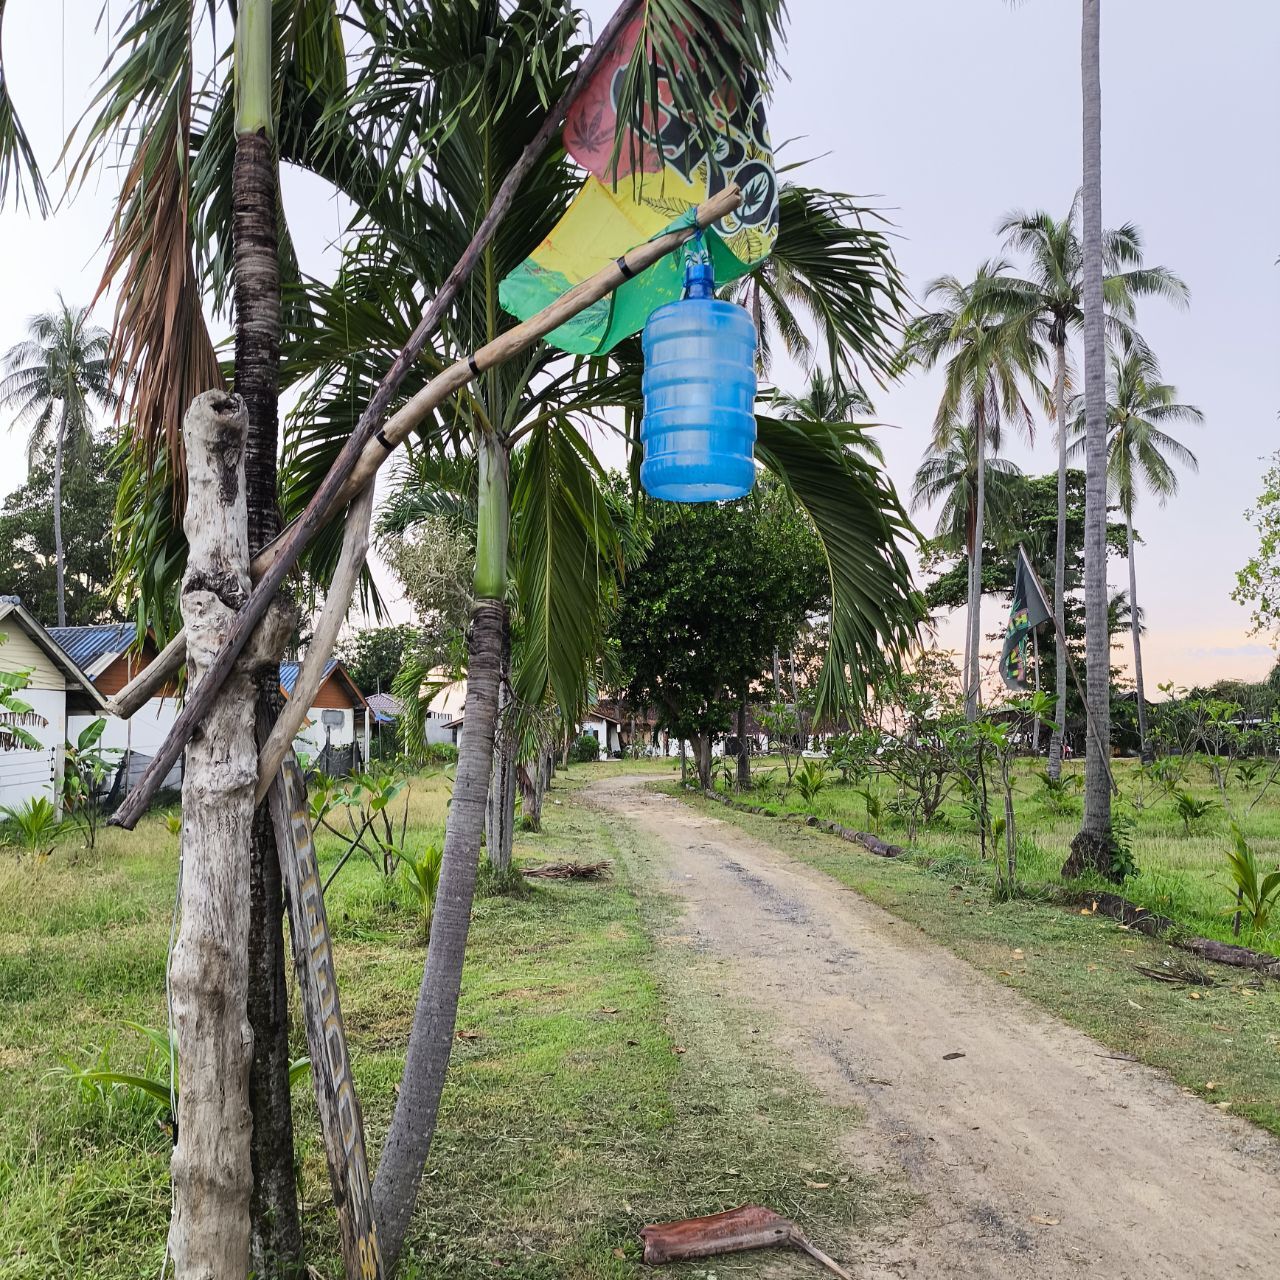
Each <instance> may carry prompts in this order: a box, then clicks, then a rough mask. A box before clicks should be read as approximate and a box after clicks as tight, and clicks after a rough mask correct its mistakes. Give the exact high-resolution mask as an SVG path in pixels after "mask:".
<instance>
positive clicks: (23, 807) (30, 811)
mask: <svg viewBox="0 0 1280 1280" xmlns="http://www.w3.org/2000/svg"><path fill="white" fill-rule="evenodd" d="M0 814H3V815H4V820H5V823H6V825H8V827H9V830H7V831H6V832H5V833H4V834H5V843H6V844H10V845H12V844H18V845H20V846H21V847H22V848H23V849H25V850H26V851H27V852H28V853H31V854H34V855H35V856H36V857H37V858H47V857H48V856H49V855H50V854H51V853H52V852H53V849H54V843H55V838H56V836H57V832H58V811H57V809H55V808H54V806H53V802H52V801H51V800H49V799H47V798H46V797H45V796H33V797H32V798H31V799H30V800H24V801H23V802H22V803H21V804H15V805H0Z"/></svg>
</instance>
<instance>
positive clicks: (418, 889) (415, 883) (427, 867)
mask: <svg viewBox="0 0 1280 1280" xmlns="http://www.w3.org/2000/svg"><path fill="white" fill-rule="evenodd" d="M396 857H397V858H398V859H399V862H400V866H401V867H402V868H403V872H404V879H405V883H406V884H407V885H408V886H409V888H410V889H411V890H412V891H413V896H414V899H415V901H416V902H417V906H418V913H419V917H420V918H421V921H422V936H423V937H424V938H429V937H430V936H431V917H432V916H433V915H434V914H435V909H436V893H437V892H438V891H439V889H440V867H441V864H442V862H443V860H444V851H443V850H442V849H441V848H440V846H439V845H434V844H429V845H427V846H426V848H425V849H423V850H422V851H421V853H417V854H408V853H403V852H401V851H399V850H397V852H396Z"/></svg>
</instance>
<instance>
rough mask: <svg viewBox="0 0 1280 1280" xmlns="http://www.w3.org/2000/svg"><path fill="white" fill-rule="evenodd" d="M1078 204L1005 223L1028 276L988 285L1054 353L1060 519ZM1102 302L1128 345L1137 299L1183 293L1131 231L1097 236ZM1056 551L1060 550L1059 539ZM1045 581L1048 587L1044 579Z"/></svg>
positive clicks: (1061, 696)
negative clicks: (1148, 262) (1145, 256)
mask: <svg viewBox="0 0 1280 1280" xmlns="http://www.w3.org/2000/svg"><path fill="white" fill-rule="evenodd" d="M1079 224H1080V197H1079V196H1077V198H1076V199H1075V200H1074V201H1073V202H1072V205H1071V208H1070V209H1069V210H1068V212H1067V215H1066V217H1064V218H1055V217H1054V216H1053V215H1052V214H1051V213H1048V212H1046V211H1045V210H1043V209H1037V210H1035V211H1033V212H1026V211H1024V210H1020V209H1019V210H1014V211H1013V212H1011V213H1008V214H1006V215H1005V217H1004V218H1003V219H1002V220H1001V222H1000V224H999V226H998V227H997V230H998V231H999V232H1000V233H1001V234H1002V235H1003V236H1004V238H1005V247H1006V248H1007V249H1009V250H1011V251H1013V252H1016V253H1019V254H1021V255H1023V257H1024V260H1025V262H1026V267H1027V274H1026V275H1025V276H1023V277H1018V276H1008V277H1002V278H1000V279H998V280H993V281H991V282H990V283H989V286H988V287H989V289H990V291H991V295H992V297H991V301H992V305H993V306H994V307H995V308H996V309H997V310H998V311H1000V312H1001V313H1003V314H1004V315H1005V316H1006V317H1007V318H1008V321H1009V323H1011V324H1015V325H1019V326H1024V327H1027V328H1029V329H1030V330H1031V331H1032V333H1033V335H1034V337H1035V339H1036V340H1037V341H1039V342H1041V343H1043V344H1044V346H1045V347H1046V348H1048V349H1051V350H1052V352H1053V368H1054V375H1053V413H1054V421H1055V423H1056V424H1057V437H1058V507H1059V510H1060V511H1063V512H1065V510H1066V505H1067V499H1066V474H1067V435H1068V431H1067V419H1068V410H1067V382H1068V350H1067V347H1068V342H1069V340H1070V338H1071V336H1072V335H1073V334H1079V333H1080V332H1081V331H1082V330H1083V327H1084V309H1083V304H1082V301H1081V291H1082V287H1083V254H1082V251H1081V246H1080V236H1079ZM1102 254H1103V269H1104V271H1105V272H1106V274H1105V276H1104V278H1103V282H1102V291H1103V298H1104V301H1105V304H1106V307H1107V324H1108V327H1109V329H1110V331H1111V334H1112V337H1113V338H1114V339H1116V340H1120V339H1121V338H1124V337H1126V336H1127V337H1130V338H1133V337H1134V334H1133V330H1132V329H1131V328H1130V322H1131V321H1132V319H1133V317H1134V313H1135V303H1136V301H1137V299H1138V298H1140V297H1162V298H1166V299H1168V300H1170V301H1172V302H1175V303H1183V304H1185V302H1186V299H1187V287H1186V285H1185V284H1183V282H1182V281H1181V280H1180V279H1179V278H1178V277H1177V276H1175V275H1174V274H1173V272H1171V271H1170V270H1168V268H1166V267H1146V266H1144V265H1143V263H1142V234H1141V232H1140V231H1139V230H1138V228H1137V227H1136V226H1134V225H1133V224H1132V223H1126V224H1125V225H1124V226H1122V227H1119V228H1116V229H1114V230H1109V231H1105V232H1103V234H1102ZM1058 545H1059V546H1065V545H1066V540H1065V538H1064V537H1063V536H1062V534H1061V532H1059V535H1058ZM1065 573H1066V570H1065V566H1063V565H1062V564H1060V563H1055V564H1054V572H1053V584H1054V585H1053V591H1054V608H1055V610H1056V611H1057V612H1058V617H1057V622H1058V625H1059V626H1062V624H1063V614H1062V608H1063V606H1061V605H1059V603H1058V601H1059V600H1060V599H1062V598H1063V596H1064V595H1065V592H1066V585H1065ZM1046 581H1048V579H1046ZM1055 688H1056V690H1057V695H1058V705H1059V706H1065V705H1066V693H1067V669H1066V665H1065V663H1064V662H1062V661H1059V664H1058V667H1057V671H1056V682H1055ZM1061 765H1062V726H1061V724H1059V726H1058V729H1057V731H1056V732H1055V733H1054V736H1053V738H1052V739H1051V740H1050V745H1049V772H1050V774H1051V775H1052V776H1053V777H1055V778H1056V777H1057V776H1058V773H1059V770H1060V769H1061Z"/></svg>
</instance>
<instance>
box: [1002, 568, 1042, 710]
mask: <svg viewBox="0 0 1280 1280" xmlns="http://www.w3.org/2000/svg"><path fill="white" fill-rule="evenodd" d="M1052 617H1053V609H1052V608H1051V607H1050V605H1049V602H1048V600H1046V599H1045V595H1044V591H1043V589H1042V588H1041V586H1040V579H1039V578H1037V577H1036V575H1035V573H1034V572H1033V571H1032V568H1031V566H1030V565H1029V564H1028V563H1027V556H1026V552H1024V551H1023V549H1022V548H1021V547H1019V548H1018V565H1017V569H1016V570H1015V571H1014V577H1013V605H1012V607H1011V608H1010V610H1009V630H1008V632H1007V633H1006V634H1005V638H1004V649H1003V650H1002V651H1001V654H1000V675H1001V676H1002V677H1003V679H1004V682H1005V684H1006V685H1008V686H1009V688H1010V689H1025V688H1026V687H1027V636H1028V635H1030V634H1031V632H1032V631H1034V630H1035V629H1036V628H1037V627H1038V626H1040V625H1041V623H1044V622H1048V621H1049V620H1050V619H1051V618H1052Z"/></svg>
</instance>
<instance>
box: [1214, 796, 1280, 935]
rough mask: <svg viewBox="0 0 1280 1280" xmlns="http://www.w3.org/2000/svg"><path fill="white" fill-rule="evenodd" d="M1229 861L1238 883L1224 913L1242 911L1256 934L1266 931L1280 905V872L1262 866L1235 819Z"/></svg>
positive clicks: (1228, 855)
mask: <svg viewBox="0 0 1280 1280" xmlns="http://www.w3.org/2000/svg"><path fill="white" fill-rule="evenodd" d="M1227 864H1228V867H1229V869H1230V871H1231V879H1232V882H1233V883H1234V884H1235V886H1236V901H1235V902H1234V903H1233V904H1232V905H1231V906H1229V907H1224V908H1223V913H1224V914H1225V915H1234V914H1235V913H1236V912H1237V911H1238V912H1240V914H1241V915H1242V916H1243V918H1244V919H1245V920H1247V921H1248V922H1249V927H1250V928H1251V929H1252V930H1253V931H1254V932H1255V933H1265V932H1266V931H1267V927H1268V925H1269V924H1270V923H1271V913H1272V911H1274V910H1275V909H1276V907H1277V906H1280V871H1268V872H1265V873H1264V872H1262V871H1261V870H1260V869H1259V867H1258V862H1257V859H1256V858H1255V857H1254V856H1253V850H1252V849H1251V848H1250V847H1249V844H1248V841H1246V840H1245V838H1244V832H1243V831H1241V830H1240V825H1239V823H1237V822H1236V821H1235V820H1234V819H1233V820H1232V823H1231V848H1230V849H1228V850H1227Z"/></svg>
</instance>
